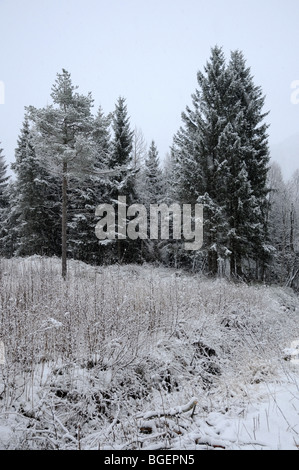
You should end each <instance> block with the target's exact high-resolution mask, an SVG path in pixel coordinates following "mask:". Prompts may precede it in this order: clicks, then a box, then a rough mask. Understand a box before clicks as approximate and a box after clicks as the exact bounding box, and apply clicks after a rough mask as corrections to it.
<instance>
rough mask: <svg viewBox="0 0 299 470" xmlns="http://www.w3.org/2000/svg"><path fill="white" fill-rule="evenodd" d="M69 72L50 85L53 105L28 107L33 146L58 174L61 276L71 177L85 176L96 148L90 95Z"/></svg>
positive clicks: (65, 259) (64, 263) (90, 166)
mask: <svg viewBox="0 0 299 470" xmlns="http://www.w3.org/2000/svg"><path fill="white" fill-rule="evenodd" d="M75 90H76V87H74V85H73V84H72V80H71V76H70V73H69V72H67V71H66V70H64V69H63V70H62V73H61V74H57V79H56V81H55V83H54V85H53V87H52V93H51V97H52V99H53V105H50V106H47V107H46V108H43V109H36V108H33V107H30V108H29V111H30V117H31V119H32V120H33V121H34V123H35V126H36V131H37V132H36V138H35V148H36V151H37V153H38V155H39V157H40V159H41V160H42V161H43V162H44V163H46V164H47V165H48V168H50V169H51V170H52V171H53V172H54V173H56V174H57V175H59V177H60V178H61V181H62V184H61V193H62V217H61V220H62V225H61V231H62V238H61V254H62V276H63V278H65V277H66V274H67V202H68V194H67V193H68V182H69V178H70V177H73V178H74V177H76V178H80V177H82V176H83V177H86V175H87V174H88V173H89V172H90V170H91V169H92V168H93V163H94V158H95V148H94V145H93V141H92V137H91V132H92V129H93V117H92V115H91V107H92V103H93V99H92V97H91V94H90V93H89V94H88V95H87V96H84V95H80V94H79V93H77V92H76V91H75Z"/></svg>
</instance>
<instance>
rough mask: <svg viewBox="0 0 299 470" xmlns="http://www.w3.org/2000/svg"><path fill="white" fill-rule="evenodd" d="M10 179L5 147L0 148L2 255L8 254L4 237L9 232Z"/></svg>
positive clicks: (0, 237)
mask: <svg viewBox="0 0 299 470" xmlns="http://www.w3.org/2000/svg"><path fill="white" fill-rule="evenodd" d="M9 179H10V177H9V176H8V175H7V164H6V162H5V156H4V154H3V149H2V148H0V255H1V256H4V255H5V254H6V250H5V243H4V237H5V236H6V234H7V227H6V223H5V221H6V218H7V211H8V206H9Z"/></svg>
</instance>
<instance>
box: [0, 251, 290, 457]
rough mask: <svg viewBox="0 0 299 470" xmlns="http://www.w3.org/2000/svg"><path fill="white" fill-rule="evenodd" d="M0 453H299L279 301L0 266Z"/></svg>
mask: <svg viewBox="0 0 299 470" xmlns="http://www.w3.org/2000/svg"><path fill="white" fill-rule="evenodd" d="M0 309H1V310H0V342H2V343H1V344H3V345H4V349H3V348H2V349H3V350H4V351H5V361H4V360H3V361H2V362H3V363H2V364H0V448H2V449H122V450H124V449H125V450H129V449H138V450H142V449H162V448H163V449H191V450H200V449H210V448H212V449H234V450H236V449H298V445H299V439H298V433H299V429H298V423H299V404H298V399H299V392H298V374H299V366H298V352H299V350H298V341H299V322H298V315H299V301H298V296H297V295H296V294H295V293H294V292H292V291H291V290H290V289H283V288H280V287H269V286H264V285H256V286H248V285H245V284H234V283H230V282H227V281H225V280H208V279H205V278H203V277H201V276H199V275H189V274H186V273H183V272H181V271H176V270H171V269H166V268H161V267H155V268H154V267H152V266H149V265H144V266H135V265H130V266H117V265H114V266H107V267H103V266H101V267H92V266H88V265H86V264H84V263H80V262H77V261H73V260H70V261H69V274H68V278H67V280H66V281H65V282H63V281H62V279H61V276H60V260H59V259H56V258H50V259H48V258H43V257H39V256H34V257H29V258H24V259H17V258H16V259H11V260H4V259H2V260H0Z"/></svg>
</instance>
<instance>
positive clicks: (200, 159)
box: [172, 47, 230, 274]
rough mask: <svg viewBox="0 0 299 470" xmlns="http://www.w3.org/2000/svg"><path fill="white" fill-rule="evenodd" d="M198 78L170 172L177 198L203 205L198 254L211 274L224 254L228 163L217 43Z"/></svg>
mask: <svg viewBox="0 0 299 470" xmlns="http://www.w3.org/2000/svg"><path fill="white" fill-rule="evenodd" d="M197 81H198V85H199V88H198V89H196V90H195V93H194V94H193V95H192V104H193V108H192V109H191V108H190V107H187V108H186V111H185V112H184V113H182V121H183V126H181V128H180V130H179V131H178V133H177V134H176V135H175V137H174V144H173V150H172V151H173V156H174V157H173V158H174V160H175V166H174V172H175V175H176V189H177V199H178V200H179V202H180V203H181V204H182V203H186V204H195V203H201V204H203V206H204V248H203V253H204V254H205V260H206V261H205V263H206V265H207V266H206V270H207V272H209V273H210V274H216V273H217V271H218V258H219V256H221V255H222V254H223V253H225V252H226V247H225V246H223V238H224V230H225V228H224V227H225V225H226V224H227V219H226V218H225V217H226V216H225V213H224V205H223V191H225V188H226V176H227V168H226V166H227V165H226V164H227V162H226V159H225V156H224V155H223V153H222V152H221V149H220V148H219V139H220V136H221V135H222V133H223V132H224V130H225V128H226V125H227V106H228V91H229V87H230V77H229V74H228V73H227V70H226V64H225V58H224V54H223V52H222V50H221V49H220V48H219V47H215V48H213V49H212V52H211V57H210V61H209V62H207V64H206V66H205V69H204V73H202V72H200V71H199V72H198V74H197ZM219 150H220V151H219ZM223 178H224V179H223ZM219 191H220V193H221V197H219V196H220V195H219ZM194 256H197V253H190V254H188V258H190V263H192V264H193V263H194V260H193V258H194Z"/></svg>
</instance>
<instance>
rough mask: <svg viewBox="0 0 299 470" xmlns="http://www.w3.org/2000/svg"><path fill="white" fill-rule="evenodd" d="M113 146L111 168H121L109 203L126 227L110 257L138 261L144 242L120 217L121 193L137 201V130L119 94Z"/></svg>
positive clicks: (129, 201) (130, 201)
mask: <svg viewBox="0 0 299 470" xmlns="http://www.w3.org/2000/svg"><path fill="white" fill-rule="evenodd" d="M112 129H113V137H112V147H111V154H110V158H109V168H112V169H115V168H119V169H120V170H119V171H118V172H117V173H116V174H115V175H114V176H113V177H112V178H110V182H109V186H110V187H109V189H108V191H107V202H109V203H112V204H114V206H115V212H116V225H117V227H118V228H119V227H121V226H122V227H123V230H122V231H121V232H122V233H121V234H120V233H118V234H117V239H116V242H115V243H112V244H111V245H110V256H111V258H112V259H114V260H117V261H118V262H122V261H127V262H131V261H136V260H137V259H138V257H139V248H140V243H139V242H140V241H139V240H135V241H132V240H130V241H128V240H127V238H126V235H125V232H126V227H127V224H128V219H127V218H126V219H125V220H118V217H117V214H118V211H117V208H116V205H115V204H116V201H117V200H118V197H119V196H124V197H126V205H127V206H130V205H132V204H133V203H135V202H137V194H136V172H137V171H138V168H134V163H133V159H132V149H133V136H134V131H132V130H131V128H130V118H129V116H128V111H127V105H126V101H125V99H124V98H123V97H119V99H118V100H117V103H116V105H115V110H114V113H113V115H112Z"/></svg>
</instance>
